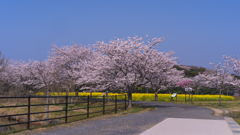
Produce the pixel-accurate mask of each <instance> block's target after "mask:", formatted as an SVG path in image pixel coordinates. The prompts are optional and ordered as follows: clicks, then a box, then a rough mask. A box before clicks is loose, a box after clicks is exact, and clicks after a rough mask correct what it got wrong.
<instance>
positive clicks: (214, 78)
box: [206, 63, 235, 105]
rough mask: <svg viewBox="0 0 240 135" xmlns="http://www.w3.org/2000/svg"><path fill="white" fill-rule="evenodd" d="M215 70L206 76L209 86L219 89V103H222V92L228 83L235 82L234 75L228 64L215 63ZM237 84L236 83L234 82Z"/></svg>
mask: <svg viewBox="0 0 240 135" xmlns="http://www.w3.org/2000/svg"><path fill="white" fill-rule="evenodd" d="M210 64H212V65H213V66H214V68H215V72H213V73H211V74H209V75H207V76H206V80H207V81H208V86H209V87H210V88H216V89H217V90H218V91H219V105H221V93H222V91H223V90H224V88H225V86H226V84H229V82H232V84H233V82H234V77H233V76H232V75H231V74H230V73H229V70H228V68H227V67H226V66H221V65H220V64H216V65H214V64H213V63H210ZM233 85H235V84H233Z"/></svg>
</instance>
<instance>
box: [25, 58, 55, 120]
mask: <svg viewBox="0 0 240 135" xmlns="http://www.w3.org/2000/svg"><path fill="white" fill-rule="evenodd" d="M53 67H54V66H53V64H52V63H50V62H49V61H29V62H28V63H27V64H26V65H25V70H26V71H27V72H28V73H29V74H31V75H32V76H33V77H34V78H35V79H29V80H27V81H25V82H24V83H25V84H28V85H30V84H32V85H34V86H35V88H37V89H40V88H45V90H46V95H47V96H49V91H50V85H52V84H55V83H58V81H57V80H56V77H55V76H56V70H55V68H53ZM48 103H49V98H48V97H47V100H46V104H48ZM46 108H47V112H48V110H49V106H48V105H47V107H46ZM48 118H49V115H48V113H46V119H48ZM46 122H47V123H48V121H46Z"/></svg>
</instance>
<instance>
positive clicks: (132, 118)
mask: <svg viewBox="0 0 240 135" xmlns="http://www.w3.org/2000/svg"><path fill="white" fill-rule="evenodd" d="M133 103H135V104H141V105H146V106H153V107H156V108H157V110H154V111H151V112H147V113H138V114H128V115H121V116H110V117H103V118H100V119H96V120H91V121H79V122H77V124H74V125H72V126H66V127H64V126H55V127H54V128H50V129H47V130H45V131H44V132H34V131H30V132H28V133H29V134H38V135H68V134H71V135H72V134H73V135H74V134H75V135H79V134H86V135H135V134H136V135H137V134H140V133H142V132H144V131H145V130H147V129H149V128H151V127H153V126H154V125H156V124H158V123H159V122H161V121H163V120H164V119H166V118H192V119H212V120H224V118H223V117H221V116H213V115H212V114H213V113H214V112H213V111H212V110H210V109H208V108H203V107H199V106H192V105H184V104H172V103H161V102H133Z"/></svg>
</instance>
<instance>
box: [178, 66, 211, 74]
mask: <svg viewBox="0 0 240 135" xmlns="http://www.w3.org/2000/svg"><path fill="white" fill-rule="evenodd" d="M174 68H176V69H177V70H184V73H185V77H194V76H196V75H198V74H199V73H201V74H210V73H212V72H214V70H212V69H208V68H204V67H197V66H187V65H175V66H174Z"/></svg>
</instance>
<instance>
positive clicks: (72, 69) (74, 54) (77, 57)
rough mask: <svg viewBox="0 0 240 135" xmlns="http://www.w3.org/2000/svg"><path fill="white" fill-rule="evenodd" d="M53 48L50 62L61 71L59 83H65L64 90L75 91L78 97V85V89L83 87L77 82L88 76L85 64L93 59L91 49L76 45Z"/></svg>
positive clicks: (54, 46)
mask: <svg viewBox="0 0 240 135" xmlns="http://www.w3.org/2000/svg"><path fill="white" fill-rule="evenodd" d="M52 47H53V48H52V52H51V53H50V57H49V61H50V62H51V63H52V64H53V66H54V68H57V69H59V70H61V76H59V81H62V82H63V83H61V84H62V85H63V88H66V89H67V91H68V92H70V91H71V89H73V91H75V92H76V96H77V95H78V88H77V86H76V84H78V87H82V85H80V83H76V81H77V80H78V81H80V80H81V79H82V78H83V76H87V75H86V72H85V65H84V63H85V62H87V61H89V60H91V59H93V55H91V54H92V52H91V48H87V47H85V46H82V45H76V44H73V45H72V46H63V47H61V48H59V47H57V46H56V45H53V46H52Z"/></svg>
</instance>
